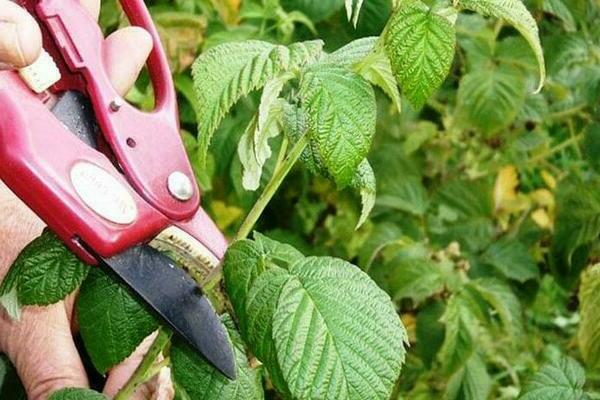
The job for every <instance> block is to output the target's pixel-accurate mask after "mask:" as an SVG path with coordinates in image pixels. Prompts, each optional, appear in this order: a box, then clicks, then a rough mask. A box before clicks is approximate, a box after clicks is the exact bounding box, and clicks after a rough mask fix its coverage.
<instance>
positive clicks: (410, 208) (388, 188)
mask: <svg viewBox="0 0 600 400" xmlns="http://www.w3.org/2000/svg"><path fill="white" fill-rule="evenodd" d="M377 205H378V206H380V207H388V208H391V209H396V210H401V211H405V212H407V213H410V214H413V215H417V216H421V215H424V214H425V212H427V208H428V207H429V199H428V198H427V192H426V190H425V187H424V186H423V183H422V182H421V179H420V178H419V177H416V176H411V175H405V176H396V177H395V179H386V180H385V181H383V182H382V184H381V189H380V195H379V196H378V198H377Z"/></svg>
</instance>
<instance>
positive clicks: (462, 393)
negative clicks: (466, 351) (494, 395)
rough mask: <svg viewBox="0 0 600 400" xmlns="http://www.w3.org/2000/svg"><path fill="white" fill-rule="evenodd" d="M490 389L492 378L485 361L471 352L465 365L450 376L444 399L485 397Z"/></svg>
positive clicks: (477, 399)
mask: <svg viewBox="0 0 600 400" xmlns="http://www.w3.org/2000/svg"><path fill="white" fill-rule="evenodd" d="M491 389H492V378H491V377H490V374H488V372H487V369H486V366H485V362H484V361H483V360H482V359H481V356H480V355H479V354H477V353H473V354H472V355H471V357H470V358H469V359H468V360H467V362H466V363H465V365H464V366H463V367H462V368H461V369H459V370H458V371H456V372H455V373H454V374H453V375H452V377H451V378H450V381H449V382H448V387H447V388H446V394H445V396H444V399H446V400H455V399H463V400H480V399H487V398H488V397H489V394H490V391H491Z"/></svg>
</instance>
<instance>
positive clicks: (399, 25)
mask: <svg viewBox="0 0 600 400" xmlns="http://www.w3.org/2000/svg"><path fill="white" fill-rule="evenodd" d="M455 42H456V39H455V32H454V27H453V26H452V24H451V23H450V21H448V19H446V18H445V17H444V16H442V15H439V14H437V13H436V12H435V11H433V10H431V9H429V7H427V5H425V3H423V2H421V1H419V0H414V1H412V0H411V1H403V2H401V4H400V7H399V9H398V11H397V12H396V13H395V14H394V16H393V17H392V19H391V21H390V23H389V27H388V30H387V34H386V38H385V48H386V52H387V55H388V57H389V58H390V61H391V64H392V71H393V72H394V76H395V77H396V79H397V80H398V82H399V83H400V86H401V87H402V90H403V93H404V95H405V96H406V97H408V99H409V100H410V101H411V103H412V104H413V105H414V106H415V107H416V108H419V107H421V106H422V105H423V104H424V103H425V102H426V101H427V99H428V98H429V96H430V95H431V94H432V93H433V92H434V91H435V90H437V89H438V88H439V87H440V86H441V84H442V83H443V82H444V79H445V78H446V76H447V75H448V72H449V71H450V66H451V65H452V59H453V58H454V47H455Z"/></svg>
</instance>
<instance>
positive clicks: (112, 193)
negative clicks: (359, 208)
mask: <svg viewBox="0 0 600 400" xmlns="http://www.w3.org/2000/svg"><path fill="white" fill-rule="evenodd" d="M17 2H18V3H19V4H20V5H21V6H23V7H25V8H26V9H27V10H28V11H29V12H30V13H31V14H32V15H34V16H35V17H36V18H37V19H38V21H39V23H40V27H41V29H42V34H43V38H44V51H43V53H42V56H40V59H39V60H38V61H37V62H36V63H35V64H34V65H32V66H31V67H28V68H27V69H25V70H23V71H21V72H20V73H17V72H14V71H9V72H0V178H1V179H2V180H3V181H4V182H5V183H6V184H7V185H8V186H9V187H10V189H11V190H12V191H13V192H14V193H15V194H16V195H17V196H18V197H20V198H21V199H22V200H23V201H24V202H25V203H26V204H27V205H28V206H29V207H30V208H31V209H32V210H33V211H34V212H35V213H37V214H38V215H39V216H40V217H41V218H42V219H43V220H44V221H45V222H46V224H48V226H49V228H50V229H52V230H53V231H54V232H55V233H56V234H57V235H58V236H59V237H60V238H61V240H63V241H64V243H65V244H66V245H67V246H68V247H69V248H70V249H71V250H72V251H73V252H75V253H76V254H77V255H78V256H79V257H80V258H81V259H82V260H83V261H85V262H87V263H89V264H92V265H99V266H102V267H107V268H109V269H110V270H112V271H114V272H115V273H116V274H117V275H118V276H119V277H120V278H121V279H122V280H123V281H124V282H125V283H126V284H127V285H128V286H129V287H130V288H131V289H133V291H134V292H136V293H137V294H138V295H139V296H140V297H141V298H143V299H144V301H145V302H146V303H148V305H149V306H150V307H151V308H152V309H153V310H154V311H156V313H158V315H160V317H162V319H164V321H165V322H166V323H167V324H168V325H169V326H170V327H171V328H172V329H173V330H174V331H175V332H176V333H178V334H179V335H180V336H181V337H182V338H184V339H185V340H187V341H188V342H189V343H190V344H191V345H192V347H193V348H195V349H196V350H197V351H199V352H200V353H201V354H202V355H203V356H204V357H205V358H206V359H207V360H208V361H209V362H210V363H212V364H213V365H214V366H215V367H216V368H217V369H218V370H219V371H221V372H222V373H223V374H224V375H226V376H228V377H229V378H232V379H233V378H234V377H235V365H234V357H233V351H232V348H231V344H230V341H229V339H228V336H227V332H226V330H225V328H224V326H223V325H222V323H221V321H220V319H219V316H218V315H217V313H216V312H215V310H214V309H213V307H212V305H211V303H210V302H209V300H208V299H207V298H206V296H205V295H204V294H203V292H202V290H201V289H200V288H199V287H198V285H197V284H196V282H195V281H194V280H193V279H192V278H191V277H190V276H189V274H188V273H186V272H185V271H184V270H183V269H181V268H179V267H177V266H176V265H175V262H174V261H173V260H172V259H171V258H170V257H168V256H166V255H165V254H164V252H165V251H166V252H168V253H170V254H171V255H172V256H173V258H174V259H175V260H176V261H177V262H182V263H184V264H186V266H188V267H190V268H194V269H196V270H198V269H200V270H203V271H206V272H208V271H210V270H211V269H212V268H213V267H214V266H216V265H217V264H218V263H219V262H220V259H221V258H222V257H223V255H224V253H225V250H226V248H227V242H226V240H225V238H224V237H223V235H222V233H221V232H220V231H219V229H218V228H217V227H216V225H215V224H214V222H213V221H211V219H210V218H209V217H208V215H207V214H206V213H205V211H204V210H203V209H202V208H201V207H200V191H199V189H198V186H197V184H196V183H195V180H194V173H193V171H192V167H191V165H190V163H189V160H188V158H187V156H186V153H185V149H184V146H183V144H182V141H181V137H180V133H179V121H178V117H177V100H176V94H175V89H174V86H173V81H172V78H171V73H170V70H169V65H168V62H167V59H166V56H165V54H164V51H163V49H162V47H161V42H160V38H159V36H158V33H157V30H156V28H155V27H154V25H153V23H152V19H151V17H150V14H149V12H148V10H147V8H146V7H145V5H144V2H143V0H121V5H122V7H123V10H124V11H125V13H126V15H127V17H128V18H129V21H130V23H131V24H132V25H136V26H140V27H142V28H144V29H146V31H148V32H149V33H150V35H151V36H152V39H153V41H154V47H153V50H152V53H151V55H150V58H149V60H148V64H147V66H148V70H149V72H150V76H151V80H152V85H153V88H154V93H155V96H156V98H155V103H156V107H155V109H154V111H152V112H143V111H140V110H138V109H137V108H135V107H134V106H132V105H130V104H129V103H127V102H126V101H125V100H124V99H123V98H122V97H121V96H119V95H118V94H117V92H116V91H115V89H114V88H113V86H112V85H111V82H110V81H109V78H108V74H107V72H106V70H105V67H104V64H103V46H104V37H103V34H102V32H101V30H100V28H99V27H98V25H97V23H96V21H95V20H93V18H92V17H91V16H90V15H89V14H88V13H87V11H86V10H85V9H84V8H83V7H82V6H81V5H80V2H79V0H19V1H17ZM56 96H58V100H57V101H56V103H55V104H54V106H53V107H52V108H51V109H50V108H48V106H47V103H48V101H49V99H50V98H54V99H56Z"/></svg>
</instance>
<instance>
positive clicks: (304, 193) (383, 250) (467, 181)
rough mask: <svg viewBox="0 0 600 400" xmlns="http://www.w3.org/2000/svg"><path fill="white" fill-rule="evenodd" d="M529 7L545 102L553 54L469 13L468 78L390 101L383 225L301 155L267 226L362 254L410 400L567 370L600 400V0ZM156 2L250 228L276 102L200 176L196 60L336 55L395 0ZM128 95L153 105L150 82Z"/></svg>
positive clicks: (273, 233) (4, 372) (382, 118)
mask: <svg viewBox="0 0 600 400" xmlns="http://www.w3.org/2000/svg"><path fill="white" fill-rule="evenodd" d="M427 2H428V3H433V2H434V0H432V1H427ZM525 3H526V5H527V7H528V8H529V10H530V11H531V12H532V14H533V15H534V17H535V19H536V20H537V22H538V24H539V27H540V36H541V40H542V46H543V48H544V53H545V57H546V66H547V69H548V79H547V82H546V85H545V87H544V89H543V90H542V92H541V93H539V94H533V92H534V90H535V88H536V85H537V65H536V61H535V58H534V56H533V54H532V53H531V50H530V49H529V47H528V45H527V43H526V42H525V40H524V39H523V38H522V37H521V36H519V35H518V33H517V32H516V31H515V30H514V29H512V28H510V27H508V26H506V25H504V24H503V23H502V22H501V21H498V20H496V19H486V18H483V17H481V16H479V15H475V14H461V15H460V17H459V19H458V21H457V32H458V46H457V55H456V58H455V61H454V64H453V67H452V72H451V74H450V76H449V78H448V79H447V80H446V82H445V83H444V85H443V87H442V88H441V89H440V90H439V91H438V92H437V93H436V94H435V95H434V96H433V97H431V98H430V99H429V100H428V101H427V103H426V104H425V105H424V106H423V107H422V109H419V110H416V109H412V108H411V107H410V105H409V104H408V102H406V101H405V102H404V103H403V106H402V112H401V113H398V111H397V109H396V107H395V106H394V105H393V104H392V103H391V102H390V100H388V99H387V97H386V96H385V95H383V93H381V92H379V93H378V96H377V98H378V108H379V110H378V121H377V135H376V141H375V144H374V146H373V149H372V151H371V153H370V155H369V161H370V162H371V164H372V165H373V168H374V170H375V173H376V178H377V189H378V193H377V201H376V206H375V208H374V211H373V213H372V214H371V216H370V218H369V219H368V221H367V222H366V223H365V224H364V225H363V226H362V227H361V228H360V229H358V230H355V229H354V227H355V226H356V223H357V221H358V218H359V216H360V198H359V196H358V195H357V194H356V193H354V192H352V191H350V190H347V191H342V192H338V191H337V190H336V189H335V187H334V185H333V184H332V183H330V182H329V181H328V180H326V179H322V178H318V177H317V178H315V177H314V176H311V175H310V173H309V172H308V171H307V170H305V169H303V168H302V167H301V166H300V165H298V166H297V167H296V168H295V169H294V171H293V172H292V174H291V175H290V176H289V177H288V179H287V180H286V181H285V183H284V185H283V186H282V187H281V189H280V190H279V192H278V194H277V195H276V197H275V198H274V200H273V201H272V202H271V204H270V205H269V207H268V209H267V211H266V212H265V214H264V215H263V218H262V219H261V220H260V222H259V225H258V226H257V230H259V231H261V232H263V233H264V234H265V235H267V236H269V237H271V238H274V239H277V240H279V241H283V242H287V243H290V244H293V245H294V246H295V247H296V248H298V249H299V250H301V251H302V252H303V253H304V254H306V255H332V256H336V257H341V258H344V259H346V260H348V261H351V262H353V263H355V264H357V265H358V266H360V268H362V269H363V270H365V271H366V272H368V273H369V274H370V275H371V277H372V278H373V279H374V280H375V281H376V282H377V283H378V284H379V285H380V286H381V287H382V288H383V289H384V290H386V291H387V292H388V293H389V294H390V296H391V297H392V299H393V300H394V302H395V304H396V306H397V310H398V313H399V314H400V315H401V317H402V320H403V322H404V324H405V325H406V327H407V329H408V331H409V337H410V342H411V348H410V349H409V352H408V358H407V364H406V365H405V367H404V369H403V372H402V376H401V379H400V382H399V384H398V387H397V390H396V391H395V393H394V398H397V399H405V398H406V399H417V400H419V399H438V398H443V397H444V398H448V399H486V398H494V399H514V398H517V397H519V393H520V392H521V391H522V389H523V388H524V387H526V386H527V385H535V384H536V380H537V382H539V381H540V377H542V378H543V376H542V375H543V374H544V372H546V373H548V371H550V372H549V373H552V371H553V370H552V368H556V369H559V370H560V369H561V368H562V374H563V375H564V377H565V379H567V381H569V380H570V382H571V383H572V386H573V387H574V388H579V389H581V387H582V386H583V385H584V382H585V390H586V391H587V396H590V397H591V398H600V318H598V310H599V309H600V307H598V306H600V290H599V289H600V266H596V265H595V264H596V263H597V262H600V258H599V256H600V246H599V244H600V242H599V241H598V240H597V239H598V235H599V234H600V161H599V160H600V158H599V156H600V124H599V122H600V109H599V108H600V103H599V96H600V24H598V21H599V20H600V19H599V18H600V1H598V0H526V1H525ZM147 4H148V5H149V7H150V9H151V12H152V14H153V16H154V18H155V21H156V23H157V25H158V27H159V30H160V34H161V37H162V40H163V42H164V46H165V48H166V50H167V52H168V56H169V61H170V65H171V67H172V70H173V74H174V79H175V84H176V88H177V91H178V95H179V100H180V116H181V126H182V135H183V138H184V141H185V144H186V147H187V149H188V151H189V155H190V158H191V160H192V163H193V164H196V165H195V172H196V175H197V178H198V181H199V183H200V185H201V187H202V190H203V206H204V207H205V208H206V209H207V210H208V211H209V213H210V214H211V215H212V216H213V218H215V220H216V221H217V223H218V225H219V227H220V228H222V229H223V230H224V231H225V232H226V233H227V234H228V235H229V236H230V237H232V236H233V235H234V234H235V232H236V229H237V228H238V227H239V224H240V223H241V222H242V220H243V218H244V216H245V215H246V214H247V213H248V211H249V209H250V208H251V206H252V205H253V202H254V201H255V200H256V198H257V196H258V193H260V189H259V190H258V191H257V192H250V191H246V190H244V188H243V187H242V184H241V176H242V166H241V163H240V160H239V158H238V156H237V152H236V149H237V143H238V141H239V138H240V136H241V134H242V133H243V131H244V129H245V127H246V125H247V124H248V121H249V120H250V119H251V117H252V115H254V113H255V112H256V109H257V107H258V103H259V95H258V94H256V93H255V94H252V95H250V96H247V97H246V98H244V99H243V100H242V101H241V102H239V103H238V104H237V105H236V106H235V108H234V110H233V112H232V113H231V115H230V116H229V117H228V118H226V119H225V120H224V121H223V123H222V124H221V126H220V128H219V131H220V132H219V134H216V135H215V136H214V139H213V144H212V145H211V150H210V151H211V155H210V159H209V163H208V167H207V168H204V169H200V168H199V167H198V165H197V164H198V162H197V159H198V157H197V151H198V145H197V140H196V132H197V127H196V116H195V113H194V107H193V102H194V101H195V100H194V94H193V89H192V86H193V84H192V79H191V76H190V66H191V64H192V63H193V61H194V60H195V59H196V57H197V56H198V55H199V54H200V53H201V52H202V51H204V50H206V49H208V48H211V47H214V46H216V45H218V44H220V43H224V42H231V41H240V40H247V39H261V40H267V41H272V42H276V43H283V44H288V43H291V42H295V41H299V40H307V39H313V38H320V39H322V40H324V42H325V48H326V49H327V50H328V51H332V50H335V49H337V48H339V47H341V46H342V45H344V44H346V43H348V42H350V41H352V40H354V39H356V38H359V37H364V36H373V35H379V34H380V33H381V31H382V29H383V28H384V26H385V24H386V22H387V20H388V18H389V16H390V13H391V11H392V1H391V0H365V3H364V7H363V10H362V13H361V15H360V17H359V19H358V24H357V27H356V28H354V27H353V26H352V24H351V23H350V22H348V21H347V18H346V14H345V10H344V1H343V0H149V1H148V2H147ZM126 24H127V21H126V20H125V19H124V17H123V14H122V12H121V10H120V6H119V5H118V3H117V2H116V1H115V0H103V7H102V14H101V25H102V27H103V29H105V31H106V33H110V32H111V31H114V30H115V29H116V28H118V27H119V26H122V25H126ZM128 100H129V101H130V102H132V103H135V104H137V105H138V106H139V107H141V108H142V109H152V106H153V94H152V86H151V84H150V83H149V80H148V77H147V75H143V76H142V77H141V78H140V79H139V80H138V82H137V84H136V87H135V88H134V89H133V90H132V91H131V92H130V93H129V95H128ZM276 140H279V139H276ZM274 147H275V148H276V147H277V144H276V143H275V144H274ZM275 153H276V152H275ZM273 158H274V157H273ZM274 161H275V160H273V159H271V160H270V162H268V163H267V168H266V171H267V173H265V174H263V177H262V182H263V184H264V183H266V182H267V181H268V179H269V173H268V172H269V165H270V168H271V171H272V168H273V164H274ZM565 356H570V357H572V358H574V359H575V360H577V362H575V361H574V360H571V359H566V358H565ZM561 366H562V367H561ZM581 367H583V368H585V376H583V370H581ZM8 368H9V367H8V365H5V364H4V362H3V361H2V360H1V359H0V383H1V382H2V381H3V380H6V379H14V377H13V378H10V377H11V376H14V373H11V372H10V371H9V369H8ZM540 374H542V375H540ZM7 377H8V378H7ZM542 382H543V379H542ZM567 383H569V382H567ZM1 386H2V385H0V387H1ZM567 386H568V385H567ZM565 393H567V392H565ZM569 393H570V392H569ZM577 393H580V395H581V396H586V395H584V394H583V392H582V391H579V392H577V391H573V396H578V395H577ZM0 394H1V392H0ZM272 396H274V395H272ZM0 397H2V396H1V395H0ZM539 398H542V397H539ZM555 398H561V397H560V396H559V397H555ZM564 398H567V397H564ZM569 398H584V397H569Z"/></svg>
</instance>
